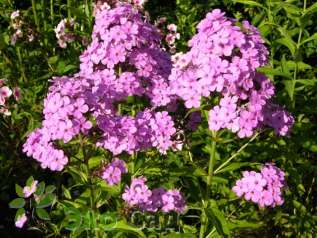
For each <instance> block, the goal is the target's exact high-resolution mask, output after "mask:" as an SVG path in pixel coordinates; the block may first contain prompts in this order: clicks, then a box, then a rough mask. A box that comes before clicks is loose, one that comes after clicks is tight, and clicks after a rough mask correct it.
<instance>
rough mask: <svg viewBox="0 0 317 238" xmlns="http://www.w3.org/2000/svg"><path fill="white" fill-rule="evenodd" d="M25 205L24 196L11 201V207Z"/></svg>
mask: <svg viewBox="0 0 317 238" xmlns="http://www.w3.org/2000/svg"><path fill="white" fill-rule="evenodd" d="M24 205H25V201H24V199H23V198H16V199H14V200H12V201H11V202H10V203H9V207H10V208H22V207H24Z"/></svg>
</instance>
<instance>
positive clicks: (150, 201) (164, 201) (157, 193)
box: [122, 177, 186, 213]
mask: <svg viewBox="0 0 317 238" xmlns="http://www.w3.org/2000/svg"><path fill="white" fill-rule="evenodd" d="M122 198H123V200H124V201H125V202H126V203H127V204H128V205H129V206H130V207H137V208H139V209H141V210H142V211H148V212H157V211H159V210H162V211H163V212H164V213H168V212H172V211H174V212H176V213H184V211H185V210H186V203H185V200H184V198H183V196H182V194H181V193H180V192H179V191H178V190H176V189H172V190H168V191H166V190H165V189H164V188H156V189H153V190H150V189H149V188H148V186H147V185H146V178H144V177H138V178H133V179H132V182H131V185H130V187H129V186H126V188H125V192H124V193H123V194H122Z"/></svg>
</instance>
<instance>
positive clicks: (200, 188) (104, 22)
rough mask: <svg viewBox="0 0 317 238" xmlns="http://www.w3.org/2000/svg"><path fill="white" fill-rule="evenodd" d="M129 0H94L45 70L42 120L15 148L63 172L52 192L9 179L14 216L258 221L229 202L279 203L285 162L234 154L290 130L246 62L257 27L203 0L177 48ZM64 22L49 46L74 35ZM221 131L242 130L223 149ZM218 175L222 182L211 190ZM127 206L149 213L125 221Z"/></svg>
mask: <svg viewBox="0 0 317 238" xmlns="http://www.w3.org/2000/svg"><path fill="white" fill-rule="evenodd" d="M141 2H142V1H136V2H132V3H122V2H119V3H113V4H110V5H108V4H107V3H99V4H96V5H95V10H94V15H95V16H94V17H95V21H94V25H93V30H92V34H91V41H90V42H89V44H87V46H85V50H84V51H83V52H81V54H80V57H79V62H80V63H79V70H78V72H76V73H74V74H73V75H71V76H67V75H60V76H55V77H52V79H51V80H50V81H49V89H48V92H47V95H46V96H45V99H44V109H43V120H42V122H41V124H40V126H39V127H38V128H36V129H34V130H33V131H32V132H31V133H30V134H29V135H28V136H27V138H26V141H25V142H24V144H23V152H24V153H25V154H26V155H27V156H28V157H30V158H33V159H34V160H36V161H37V162H38V163H39V165H40V167H41V169H43V170H48V171H52V172H53V173H55V174H57V175H58V176H61V177H63V178H66V179H65V180H63V182H62V184H59V187H58V190H60V191H59V194H58V193H56V194H55V189H56V188H55V186H49V187H46V188H45V183H44V182H41V183H39V182H38V181H36V180H35V179H37V178H35V179H33V177H32V178H30V179H29V180H28V181H27V183H26V186H25V187H24V188H21V187H19V186H17V187H16V192H17V195H18V196H19V198H17V199H15V200H13V201H12V202H11V203H10V207H12V208H17V209H18V211H17V215H16V219H15V225H16V227H18V228H20V229H21V228H23V227H28V226H30V227H31V226H38V227H40V226H41V229H42V230H43V231H44V232H46V233H49V234H50V235H51V236H57V237H67V236H71V237H130V236H135V237H149V236H150V235H159V236H161V237H185V234H186V235H188V237H201V238H202V237H230V236H232V235H233V234H234V233H235V232H237V231H239V229H244V228H255V227H259V226H260V225H259V224H254V223H252V220H251V219H250V220H247V219H246V218H239V216H238V215H237V216H235V215H232V214H234V213H235V211H234V210H233V211H232V210H231V206H232V204H235V205H236V206H240V207H241V206H245V207H254V209H257V210H258V211H259V213H265V212H269V211H273V210H274V209H276V208H278V207H280V206H283V204H284V201H285V199H286V198H285V196H286V195H285V194H286V190H287V176H286V174H287V171H283V170H282V169H280V168H279V167H278V161H262V160H259V161H256V160H255V161H253V163H252V164H251V163H245V164H244V163H236V162H235V159H236V158H237V157H238V156H239V155H240V154H241V153H242V152H243V151H244V150H245V149H246V147H247V146H249V145H250V144H252V142H253V141H255V140H260V139H265V137H266V136H267V133H270V130H271V129H270V128H273V131H274V135H275V136H276V137H282V136H285V137H290V136H291V129H292V127H293V124H294V122H295V119H294V117H293V116H292V115H291V114H290V113H289V112H288V111H287V110H286V109H285V108H284V107H283V106H280V105H277V104H276V103H275V101H274V96H275V93H276V90H275V87H274V84H273V82H272V81H271V80H270V79H269V78H268V77H267V76H266V75H265V74H263V73H260V72H258V71H259V70H258V69H259V68H260V67H263V66H265V65H267V64H268V56H269V49H268V48H267V47H266V45H265V41H264V39H263V38H262V36H261V34H260V32H259V31H258V29H257V28H256V27H254V26H253V25H252V24H250V23H249V22H248V21H244V20H243V21H238V20H236V19H233V18H229V17H228V16H226V14H225V12H223V11H221V10H220V9H214V10H211V11H210V12H209V13H207V14H206V16H205V17H204V19H202V20H201V21H200V22H199V23H198V25H197V33H196V34H195V35H193V36H192V38H191V39H190V40H189V42H188V50H187V51H184V52H176V48H175V45H174V43H175V42H174V40H176V39H177V38H179V37H180V36H179V35H177V34H178V33H177V26H176V25H174V24H170V25H168V26H167V30H168V32H169V33H168V34H167V36H166V37H162V34H161V33H162V31H160V30H159V29H158V28H157V26H155V25H154V24H151V23H150V21H149V20H148V18H147V17H145V16H144V15H143V14H144V12H143V10H142V9H143V8H142V3H141ZM17 14H18V13H15V14H14V17H15V18H16V15H17ZM17 16H18V15H17ZM74 24H75V23H74V20H73V19H68V20H62V21H61V22H60V23H59V25H58V26H57V27H56V28H55V33H56V37H57V41H58V44H59V45H60V47H61V48H67V45H68V43H69V44H71V43H72V42H73V41H74V39H75V37H74V35H73V34H71V33H69V32H67V31H64V30H65V28H67V25H68V27H73V26H74ZM164 38H165V39H164ZM164 40H165V41H166V42H167V44H166V42H164ZM166 45H167V46H168V49H167V47H166ZM230 138H234V139H230ZM233 140H235V141H237V140H246V143H245V144H243V145H242V146H241V147H240V148H237V149H236V152H234V153H232V154H231V155H229V156H228V157H227V153H225V151H223V145H225V146H228V147H229V146H230V143H231V142H232V141H233ZM221 146H222V147H221ZM254 156H255V157H256V156H257V155H254ZM250 165H251V166H250ZM243 167H247V168H244V169H243ZM236 170H237V171H236ZM233 172H238V174H239V177H240V179H238V180H236V181H235V179H234V177H233V176H232V175H233ZM223 177H226V178H227V179H229V180H230V179H231V181H230V182H229V183H227V182H223V181H224V178H223ZM225 181H227V180H225ZM221 183H224V184H225V186H223V189H224V191H223V194H221V195H219V194H220V193H214V192H213V191H214V190H213V189H214V188H215V187H218V186H219V184H221ZM25 205H29V206H28V207H27V208H26V207H25ZM220 206H227V207H228V210H225V209H220ZM44 208H45V209H44ZM34 211H35V213H36V216H35V215H34ZM228 211H230V213H231V215H228V213H229V212H228ZM136 213H137V214H141V219H144V221H145V222H147V221H148V220H147V218H148V217H151V219H152V218H153V217H154V222H153V220H151V221H150V222H148V223H146V225H145V226H138V224H137V223H136V222H135V221H134V219H132V218H133V217H134V215H135V214H136ZM170 217H176V218H177V219H175V220H173V221H174V224H173V227H172V228H169V229H165V228H167V224H168V223H169V222H167V220H168V219H169V218H170ZM156 218H157V219H156ZM39 219H42V220H43V222H42V221H40V222H39ZM186 237H187V236H186Z"/></svg>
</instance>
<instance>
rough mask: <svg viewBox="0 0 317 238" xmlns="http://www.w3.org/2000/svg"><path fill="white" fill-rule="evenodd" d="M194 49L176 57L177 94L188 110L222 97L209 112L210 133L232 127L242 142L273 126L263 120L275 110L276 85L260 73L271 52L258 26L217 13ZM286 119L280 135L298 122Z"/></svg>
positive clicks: (202, 30) (173, 76)
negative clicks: (273, 101)
mask: <svg viewBox="0 0 317 238" xmlns="http://www.w3.org/2000/svg"><path fill="white" fill-rule="evenodd" d="M189 46H190V47H191V49H190V51H189V52H187V53H186V54H181V53H180V54H177V55H176V56H175V57H174V58H175V60H176V62H175V64H174V68H173V69H172V73H171V75H170V87H171V93H172V94H174V95H177V96H178V97H180V98H181V99H183V100H184V101H185V106H186V107H187V108H199V107H200V105H201V100H202V98H203V97H209V96H210V95H211V94H212V93H213V94H215V93H218V94H220V95H221V96H222V99H221V100H220V104H219V105H217V106H215V107H214V108H213V109H212V110H211V111H210V112H209V128H210V129H211V130H215V131H217V130H220V129H224V128H227V129H229V130H231V131H232V132H234V133H238V136H239V137H240V138H243V137H250V136H252V134H254V131H255V130H256V129H257V128H259V127H260V126H262V125H272V124H271V123H267V122H268V120H269V119H268V120H264V118H268V117H270V115H266V112H267V110H266V109H267V108H272V107H271V103H270V99H271V98H272V96H273V95H274V86H273V84H272V83H271V82H270V80H269V79H268V78H267V77H265V76H264V75H262V74H260V73H257V72H256V69H257V68H258V67H261V66H264V65H265V64H266V63H267V57H268V51H267V49H266V47H265V46H264V41H263V40H262V38H261V35H260V33H259V32H258V30H257V29H256V28H255V27H253V26H252V25H250V24H249V23H248V22H247V21H243V22H242V26H241V27H240V26H238V25H237V24H236V21H235V20H233V19H228V18H226V17H225V15H224V13H222V12H221V11H220V10H219V9H216V10H213V11H212V12H211V13H208V14H207V16H206V18H205V19H204V20H202V21H201V22H200V23H199V25H198V33H197V34H196V35H195V36H194V37H193V38H192V39H191V40H190V41H189ZM279 110H281V109H279ZM284 115H285V117H287V119H285V120H286V121H287V122H288V123H285V124H284V125H281V126H279V128H283V131H281V130H276V132H277V134H280V135H285V134H288V133H289V130H290V128H291V126H292V124H293V123H292V122H293V121H294V120H293V118H292V116H291V115H290V114H288V113H286V112H285V113H284ZM279 122H280V123H283V120H280V121H279ZM275 129H277V127H275Z"/></svg>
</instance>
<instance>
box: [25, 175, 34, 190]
mask: <svg viewBox="0 0 317 238" xmlns="http://www.w3.org/2000/svg"><path fill="white" fill-rule="evenodd" d="M33 182H34V178H33V176H31V177H29V178H28V180H27V181H26V186H28V187H30V186H31V185H32V183H33Z"/></svg>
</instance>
